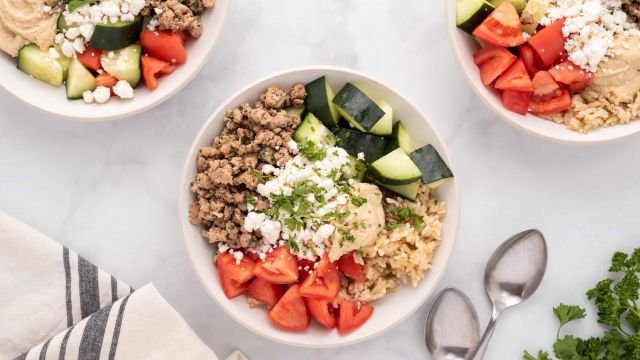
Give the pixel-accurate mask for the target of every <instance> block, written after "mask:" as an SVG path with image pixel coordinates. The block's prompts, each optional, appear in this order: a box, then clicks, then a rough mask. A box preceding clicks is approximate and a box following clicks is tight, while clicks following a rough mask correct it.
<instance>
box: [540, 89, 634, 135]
mask: <svg viewBox="0 0 640 360" xmlns="http://www.w3.org/2000/svg"><path fill="white" fill-rule="evenodd" d="M548 118H549V119H550V120H552V121H554V122H556V123H559V124H564V125H565V126H566V127H567V128H568V129H569V130H573V131H577V132H580V133H586V132H588V131H589V130H593V129H596V128H599V127H609V126H614V125H624V124H628V123H629V122H631V121H632V120H636V119H640V93H638V94H636V95H635V97H633V98H631V99H629V98H627V99H625V98H620V97H618V96H615V94H611V95H610V96H602V95H600V94H599V93H597V92H595V91H593V90H591V89H589V88H587V89H586V90H585V91H583V92H581V93H579V94H576V95H574V96H573V106H572V107H571V108H570V109H569V110H567V111H564V112H562V113H559V114H554V115H550V116H548Z"/></svg>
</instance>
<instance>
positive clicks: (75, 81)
mask: <svg viewBox="0 0 640 360" xmlns="http://www.w3.org/2000/svg"><path fill="white" fill-rule="evenodd" d="M95 89H96V78H94V77H93V75H92V74H91V72H90V71H89V70H87V68H85V67H84V65H82V64H81V63H80V61H79V60H78V59H75V58H74V59H73V60H71V64H70V65H69V75H68V76H67V98H68V99H71V100H74V99H81V98H82V93H84V92H85V91H87V90H88V91H93V90H95Z"/></svg>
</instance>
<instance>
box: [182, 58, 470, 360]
mask: <svg viewBox="0 0 640 360" xmlns="http://www.w3.org/2000/svg"><path fill="white" fill-rule="evenodd" d="M307 70H328V71H339V72H344V73H347V74H351V75H356V76H361V77H364V78H366V79H368V80H370V81H372V82H375V83H377V84H378V85H379V86H382V87H384V88H386V89H388V90H389V91H392V92H394V93H396V95H398V96H399V97H401V98H402V99H404V100H405V101H406V102H407V103H408V104H409V106H411V107H412V108H413V109H414V110H415V111H416V112H417V113H418V114H419V115H420V117H421V118H422V119H423V121H425V122H426V123H427V125H428V126H430V127H431V130H432V131H433V135H434V137H435V139H436V140H437V141H439V142H440V143H441V144H442V150H443V152H444V154H443V155H444V156H445V158H446V159H447V160H448V163H449V166H450V168H451V170H452V171H453V172H454V173H455V167H454V165H453V160H452V158H451V155H450V152H449V149H448V147H447V146H446V143H445V142H444V141H443V140H442V137H441V136H440V134H439V133H438V132H437V131H436V129H435V127H434V126H433V124H432V123H431V121H430V120H428V118H427V117H425V116H424V113H423V112H422V110H420V108H418V107H417V106H416V105H415V104H414V103H413V102H412V101H411V100H410V99H409V98H407V97H406V96H404V94H402V93H400V92H398V91H397V90H396V89H395V88H393V87H390V86H389V85H387V84H386V83H385V82H382V81H380V80H379V79H377V78H375V77H372V76H369V75H366V74H364V73H362V72H360V71H357V70H353V69H349V68H345V67H339V66H328V65H306V66H298V67H290V68H286V69H283V70H279V71H275V72H272V73H270V74H268V75H265V76H262V77H260V78H258V79H257V80H254V81H251V82H250V83H249V84H248V85H245V86H243V87H242V88H241V89H240V90H238V91H236V92H235V93H233V94H232V95H231V96H229V97H228V98H227V99H226V100H225V101H223V102H222V103H221V105H220V106H218V108H216V109H215V110H214V111H213V112H212V113H211V115H209V117H208V119H207V120H206V121H205V122H204V123H203V125H202V127H201V128H200V130H199V131H198V133H197V135H196V136H195V137H194V140H193V143H192V144H191V146H190V148H189V151H188V153H187V155H186V158H185V164H184V167H183V170H182V179H181V181H180V185H179V186H180V188H179V198H178V215H179V216H180V228H181V232H182V242H183V245H184V248H185V252H186V255H187V258H188V260H189V264H190V266H191V269H192V270H193V273H194V275H195V276H196V278H197V279H198V282H200V285H201V286H202V288H203V290H204V291H205V292H206V293H207V294H208V295H209V297H210V298H211V299H213V301H214V303H215V304H216V305H218V307H219V308H221V309H222V310H223V312H224V313H226V314H227V316H229V317H230V318H231V319H233V320H234V321H235V322H236V323H239V324H241V325H242V326H243V327H245V328H246V329H248V330H249V331H251V332H253V333H254V334H257V335H259V336H262V337H264V338H266V339H269V340H271V341H274V342H276V343H280V344H284V345H289V346H295V347H300V348H308V349H327V348H338V347H343V346H348V345H353V344H356V343H360V342H363V341H366V340H370V339H372V338H375V337H377V336H379V335H381V334H383V333H385V332H387V331H389V330H391V329H392V328H394V327H396V326H397V325H399V324H400V323H401V322H403V321H404V320H405V319H407V318H408V317H409V316H411V315H413V314H414V313H415V312H416V311H417V310H418V309H419V308H420V307H421V306H423V305H424V304H425V303H426V302H427V301H428V300H429V298H430V297H431V296H433V295H435V292H436V290H437V288H438V286H439V284H440V282H441V281H442V278H443V277H444V275H445V273H446V271H447V269H448V267H449V263H450V260H451V256H452V255H453V253H454V251H455V247H456V240H457V235H458V229H459V226H460V192H459V189H458V183H457V180H456V179H455V178H454V179H453V181H452V182H451V183H452V186H453V195H454V196H455V205H456V206H455V212H454V213H451V214H450V215H449V213H448V215H449V216H453V219H454V223H453V226H452V229H451V231H450V235H447V237H448V238H450V240H449V241H451V243H452V244H451V250H450V251H449V253H448V254H447V256H446V258H445V259H444V263H443V267H442V271H440V272H439V273H438V274H435V276H436V279H435V281H434V283H433V285H432V287H431V288H430V289H429V290H428V291H427V294H426V295H425V297H424V299H422V300H421V301H419V302H418V303H417V304H416V305H415V306H414V307H413V308H412V309H409V311H407V312H406V313H405V314H403V315H402V316H400V317H398V318H396V319H395V320H393V321H392V322H391V323H390V324H389V325H388V326H386V327H383V328H381V329H380V330H378V331H376V332H374V333H372V334H369V335H367V336H364V337H361V338H356V339H353V340H350V341H346V342H340V343H336V342H334V343H327V344H303V343H299V342H295V341H289V340H285V339H281V338H277V337H274V336H271V335H269V334H267V333H265V332H262V331H260V330H258V329H255V328H253V327H252V326H250V324H247V323H245V322H243V321H242V320H240V319H239V318H237V317H236V316H235V315H234V314H233V313H232V312H231V311H230V310H229V309H227V307H226V306H225V305H224V304H223V303H222V302H220V301H218V299H217V298H216V297H215V296H214V294H213V293H212V292H211V291H210V290H209V288H208V286H207V284H206V283H205V281H204V279H203V278H202V276H200V273H199V272H198V269H197V268H196V265H195V263H194V261H193V259H192V256H191V252H190V250H189V246H188V243H187V238H188V233H187V227H188V226H193V225H191V224H190V223H189V222H188V220H187V219H188V217H187V215H188V214H186V213H185V209H184V208H183V206H182V204H183V203H184V200H185V196H187V195H189V194H187V192H186V191H184V190H185V189H186V187H185V186H186V184H187V182H190V181H191V180H190V179H187V174H188V173H189V170H190V169H191V167H192V166H193V164H192V163H191V162H190V159H191V158H192V157H193V156H194V155H195V154H194V152H196V151H198V149H197V144H198V142H199V140H200V139H201V138H202V136H203V135H204V133H205V132H206V131H207V129H208V128H209V126H210V125H211V123H212V122H214V121H215V120H216V119H217V118H218V117H219V116H220V115H221V114H223V113H224V111H225V110H226V109H227V108H228V107H229V105H231V104H230V103H231V101H232V100H233V99H235V98H237V97H240V96H241V95H242V94H243V93H245V92H247V91H250V90H251V89H253V88H254V87H256V86H257V85H258V84H260V83H262V82H265V81H267V80H269V79H273V78H275V77H278V76H282V75H286V74H288V73H292V72H299V71H307ZM403 286H404V285H403Z"/></svg>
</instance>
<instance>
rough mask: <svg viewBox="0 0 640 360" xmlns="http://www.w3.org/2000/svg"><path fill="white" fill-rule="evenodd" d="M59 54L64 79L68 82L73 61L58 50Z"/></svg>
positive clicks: (58, 59) (58, 60)
mask: <svg viewBox="0 0 640 360" xmlns="http://www.w3.org/2000/svg"><path fill="white" fill-rule="evenodd" d="M58 53H59V54H60V57H59V58H57V59H56V61H57V62H59V63H60V66H62V77H63V78H64V79H65V80H67V75H68V74H69V66H70V65H71V59H70V58H68V57H66V56H64V55H62V51H60V50H59V49H58Z"/></svg>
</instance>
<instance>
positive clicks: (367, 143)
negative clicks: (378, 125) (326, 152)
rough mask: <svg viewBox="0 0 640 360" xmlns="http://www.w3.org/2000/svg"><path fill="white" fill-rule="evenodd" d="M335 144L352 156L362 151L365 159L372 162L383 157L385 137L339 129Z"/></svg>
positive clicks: (385, 146)
mask: <svg viewBox="0 0 640 360" xmlns="http://www.w3.org/2000/svg"><path fill="white" fill-rule="evenodd" d="M336 138H337V139H338V141H337V146H339V147H341V148H343V149H345V150H346V151H347V153H348V154H349V155H351V156H353V157H356V158H357V157H358V153H364V158H365V161H366V162H368V163H372V162H374V161H376V160H378V159H380V158H381V157H383V156H384V155H385V154H386V152H385V149H386V148H387V139H386V138H383V137H380V136H375V135H371V134H366V133H363V132H360V131H357V130H354V129H340V130H338V132H337V133H336Z"/></svg>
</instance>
